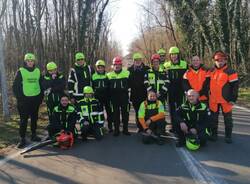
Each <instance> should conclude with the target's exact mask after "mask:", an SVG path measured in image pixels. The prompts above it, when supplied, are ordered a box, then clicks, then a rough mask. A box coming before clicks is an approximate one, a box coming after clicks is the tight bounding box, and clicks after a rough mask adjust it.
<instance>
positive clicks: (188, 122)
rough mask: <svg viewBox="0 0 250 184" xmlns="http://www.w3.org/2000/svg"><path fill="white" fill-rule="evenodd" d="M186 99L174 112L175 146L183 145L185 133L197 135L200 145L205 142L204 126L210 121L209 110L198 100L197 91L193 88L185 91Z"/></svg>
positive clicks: (207, 125)
mask: <svg viewBox="0 0 250 184" xmlns="http://www.w3.org/2000/svg"><path fill="white" fill-rule="evenodd" d="M186 96H187V101H186V102H185V103H183V104H182V105H181V106H180V107H179V108H178V109H177V113H176V120H177V123H178V124H177V125H178V126H177V130H176V133H177V135H178V138H179V140H178V142H177V143H176V147H181V146H184V145H185V142H186V136H187V135H190V134H192V135H197V137H198V139H199V142H200V145H201V146H202V145H205V144H206V139H207V135H206V128H207V127H209V123H210V121H211V112H210V110H209V108H208V107H207V106H206V104H205V103H202V102H200V101H199V93H198V92H196V91H195V90H193V89H190V90H188V91H187V94H186Z"/></svg>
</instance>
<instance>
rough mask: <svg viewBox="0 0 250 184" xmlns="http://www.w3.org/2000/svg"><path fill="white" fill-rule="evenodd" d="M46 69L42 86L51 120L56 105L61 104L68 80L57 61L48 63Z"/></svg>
mask: <svg viewBox="0 0 250 184" xmlns="http://www.w3.org/2000/svg"><path fill="white" fill-rule="evenodd" d="M46 70H47V71H46V74H45V75H44V76H43V80H42V88H43V90H44V94H45V101H46V104H47V110H48V116H49V120H51V115H52V112H53V110H54V107H55V106H57V105H59V103H60V98H61V96H62V95H63V94H64V89H65V85H66V81H65V78H64V76H63V75H62V74H61V73H59V72H58V69H57V65H56V63H55V62H53V61H52V62H49V63H48V64H47V65H46Z"/></svg>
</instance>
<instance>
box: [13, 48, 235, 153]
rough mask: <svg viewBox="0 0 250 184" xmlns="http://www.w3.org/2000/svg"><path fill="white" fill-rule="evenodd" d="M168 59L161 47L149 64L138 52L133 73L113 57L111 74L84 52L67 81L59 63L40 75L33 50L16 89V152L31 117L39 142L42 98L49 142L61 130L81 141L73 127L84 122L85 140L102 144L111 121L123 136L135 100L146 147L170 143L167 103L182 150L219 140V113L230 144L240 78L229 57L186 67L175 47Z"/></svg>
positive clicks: (194, 60) (221, 54)
mask: <svg viewBox="0 0 250 184" xmlns="http://www.w3.org/2000/svg"><path fill="white" fill-rule="evenodd" d="M168 54H169V59H167V52H166V51H165V50H164V49H163V48H161V49H159V50H158V51H157V53H156V54H153V55H152V57H151V61H150V66H147V65H146V64H144V62H143V61H144V57H143V55H142V54H141V53H139V52H136V53H134V54H133V56H132V59H133V65H132V66H130V67H129V68H128V69H125V68H124V67H123V60H122V58H121V57H119V56H117V57H115V58H114V59H113V62H112V69H111V70H112V71H109V72H108V69H107V67H106V63H105V61H103V60H98V61H97V62H96V63H95V67H94V68H93V67H92V66H91V65H88V64H87V63H86V61H85V56H84V54H83V53H82V52H78V53H76V54H75V64H74V66H73V67H72V68H71V69H70V72H69V76H68V80H67V81H66V79H65V77H64V76H63V75H62V74H61V73H59V71H58V68H57V65H56V63H54V62H49V63H48V64H47V65H46V73H45V74H44V75H42V74H41V72H40V70H39V69H38V68H37V67H36V63H35V62H36V58H35V55H34V54H32V53H27V54H26V55H25V57H24V65H23V67H21V68H20V69H19V70H18V71H17V74H16V77H15V80H14V84H13V92H14V95H15V97H16V98H17V108H18V111H19V114H20V129H19V133H20V142H19V144H18V147H19V148H22V147H24V146H25V144H26V141H25V134H26V129H27V123H28V119H29V117H30V119H31V140H32V141H40V140H41V139H40V137H38V136H37V134H36V126H37V119H38V111H39V105H40V104H41V102H42V100H43V98H44V99H45V102H46V104H47V109H48V116H49V124H48V128H47V129H48V133H49V136H50V137H53V136H55V135H56V134H57V133H58V132H60V131H62V130H64V131H70V132H72V133H73V135H74V136H75V137H77V135H78V130H77V129H76V126H75V124H76V122H78V123H79V124H80V130H81V137H82V140H83V141H86V140H87V137H88V136H89V135H90V134H92V135H93V136H94V137H95V138H96V139H97V140H100V139H102V137H103V134H104V133H103V130H104V122H105V119H106V120H107V128H108V131H109V133H113V135H114V136H115V137H117V136H119V135H120V124H121V123H122V125H123V129H122V133H123V134H124V135H127V136H129V135H130V132H129V130H128V121H129V111H130V104H131V103H132V105H133V108H134V110H135V114H136V117H135V118H136V125H137V128H138V133H141V134H142V141H143V143H145V144H149V143H157V144H159V145H162V144H164V140H163V139H162V137H163V136H164V135H166V124H167V122H166V120H165V116H166V111H167V108H166V106H167V105H168V107H169V108H168V109H169V113H170V119H171V122H170V125H171V130H170V131H171V132H173V133H175V134H176V135H177V136H178V141H177V143H176V146H178V147H179V146H184V145H185V144H186V145H187V146H188V148H190V149H193V150H194V149H197V148H198V147H199V145H205V144H206V140H207V139H208V138H209V139H210V140H213V141H216V140H217V135H218V115H219V111H220V109H222V112H223V116H224V123H225V141H226V142H227V143H232V127H233V120H232V107H233V104H234V103H235V101H236V99H237V94H238V83H239V82H238V76H237V73H236V72H235V71H233V70H232V69H230V68H229V66H228V65H227V60H228V58H227V55H226V54H225V53H224V52H222V51H216V52H215V53H214V55H213V57H212V59H213V61H214V67H213V68H212V69H207V68H206V67H205V66H204V65H203V63H202V61H201V60H200V58H199V57H198V56H193V57H192V60H191V63H190V65H188V63H187V62H186V61H185V60H182V59H181V58H180V51H179V49H178V48H177V47H171V48H170V49H169V53H168ZM66 86H67V87H66ZM66 89H67V91H66ZM65 92H66V93H65ZM104 109H105V112H106V113H105V114H106V116H105V114H104ZM105 117H106V118H105Z"/></svg>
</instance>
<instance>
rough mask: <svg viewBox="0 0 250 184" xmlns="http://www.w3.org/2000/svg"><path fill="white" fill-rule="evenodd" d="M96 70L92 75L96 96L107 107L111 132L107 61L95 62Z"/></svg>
mask: <svg viewBox="0 0 250 184" xmlns="http://www.w3.org/2000/svg"><path fill="white" fill-rule="evenodd" d="M95 66H96V72H95V73H94V74H93V75H92V84H93V89H94V93H95V98H96V99H97V100H98V101H99V102H100V103H101V105H102V106H103V107H105V110H106V114H107V121H108V129H109V132H110V133H111V132H113V120H112V112H111V102H110V93H109V81H108V76H107V74H106V71H105V66H106V64H105V61H103V60H98V61H97V62H96V64H95Z"/></svg>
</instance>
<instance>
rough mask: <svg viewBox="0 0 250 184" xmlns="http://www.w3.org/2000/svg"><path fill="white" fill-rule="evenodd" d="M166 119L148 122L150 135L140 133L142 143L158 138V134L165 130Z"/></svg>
mask: <svg viewBox="0 0 250 184" xmlns="http://www.w3.org/2000/svg"><path fill="white" fill-rule="evenodd" d="M166 124H167V123H166V121H164V120H159V121H157V122H152V123H150V124H149V129H150V130H152V134H151V135H146V134H142V142H143V143H144V144H152V143H154V142H155V141H158V140H159V139H160V135H161V134H163V133H164V132H165V126H166Z"/></svg>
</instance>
